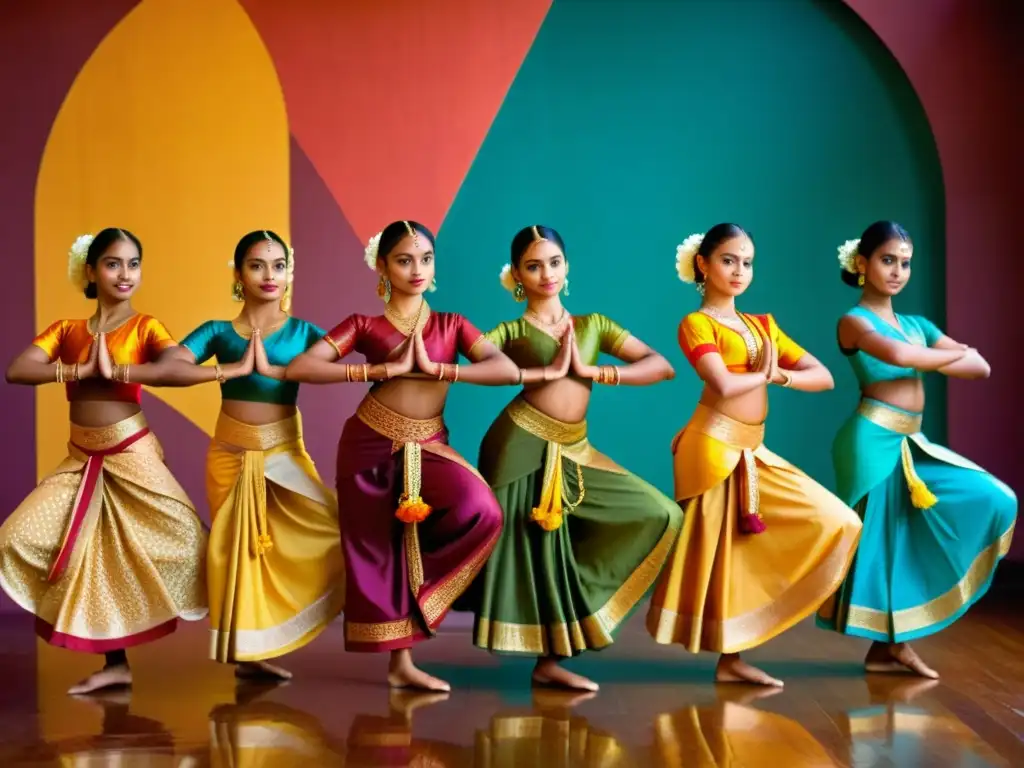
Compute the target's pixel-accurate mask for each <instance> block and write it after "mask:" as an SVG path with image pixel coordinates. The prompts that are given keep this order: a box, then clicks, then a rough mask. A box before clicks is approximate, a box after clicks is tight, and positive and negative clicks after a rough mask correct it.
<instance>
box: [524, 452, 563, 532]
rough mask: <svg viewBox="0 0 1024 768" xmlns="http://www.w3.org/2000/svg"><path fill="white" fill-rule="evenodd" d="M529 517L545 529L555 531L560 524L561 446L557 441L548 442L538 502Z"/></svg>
mask: <svg viewBox="0 0 1024 768" xmlns="http://www.w3.org/2000/svg"><path fill="white" fill-rule="evenodd" d="M530 519H531V520H532V521H533V522H535V523H537V524H538V525H539V526H540V527H541V528H543V529H544V530H545V531H557V530H558V529H559V528H560V527H561V525H562V446H561V445H559V444H558V443H555V442H548V447H547V456H546V457H545V459H544V484H543V485H542V486H541V491H540V504H539V505H537V506H536V507H534V508H533V511H532V512H531V513H530Z"/></svg>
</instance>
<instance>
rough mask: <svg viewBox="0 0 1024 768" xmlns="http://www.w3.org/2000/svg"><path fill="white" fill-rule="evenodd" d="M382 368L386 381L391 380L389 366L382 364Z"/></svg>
mask: <svg viewBox="0 0 1024 768" xmlns="http://www.w3.org/2000/svg"><path fill="white" fill-rule="evenodd" d="M381 366H382V367H383V368H384V381H387V380H388V379H390V378H391V374H390V373H389V372H388V364H387V363H381Z"/></svg>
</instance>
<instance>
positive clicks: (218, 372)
mask: <svg viewBox="0 0 1024 768" xmlns="http://www.w3.org/2000/svg"><path fill="white" fill-rule="evenodd" d="M213 373H214V377H213V380H214V381H216V382H217V383H218V384H223V383H224V369H223V368H221V367H220V363H214V364H213Z"/></svg>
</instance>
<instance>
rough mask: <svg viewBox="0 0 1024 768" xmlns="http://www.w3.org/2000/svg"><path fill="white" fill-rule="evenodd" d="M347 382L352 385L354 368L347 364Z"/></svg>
mask: <svg viewBox="0 0 1024 768" xmlns="http://www.w3.org/2000/svg"><path fill="white" fill-rule="evenodd" d="M345 381H347V382H349V383H350V384H351V383H352V366H351V365H349V364H348V363H345Z"/></svg>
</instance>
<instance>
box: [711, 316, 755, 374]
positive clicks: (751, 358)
mask: <svg viewBox="0 0 1024 768" xmlns="http://www.w3.org/2000/svg"><path fill="white" fill-rule="evenodd" d="M700 311H701V312H703V313H704V314H705V315H707V316H708V317H710V318H712V319H714V320H717V321H718V322H719V323H721V324H722V325H724V326H725V327H726V328H728V329H729V330H730V331H733V332H734V333H738V334H739V335H740V338H741V339H743V344H744V345H745V346H746V348H747V362H748V363H750V365H751V366H753V365H756V363H757V357H758V352H759V351H760V350H758V348H757V339H755V338H754V334H753V333H751V331H750V326H749V325H747V321H746V320H744V319H743V316H742V315H740V313H739V312H737V313H736V317H735V318H733V317H730V316H729V315H725V314H723V313H722V312H720V311H719V310H717V309H715V308H714V307H701V308H700ZM736 323H738V325H737V324H736Z"/></svg>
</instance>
